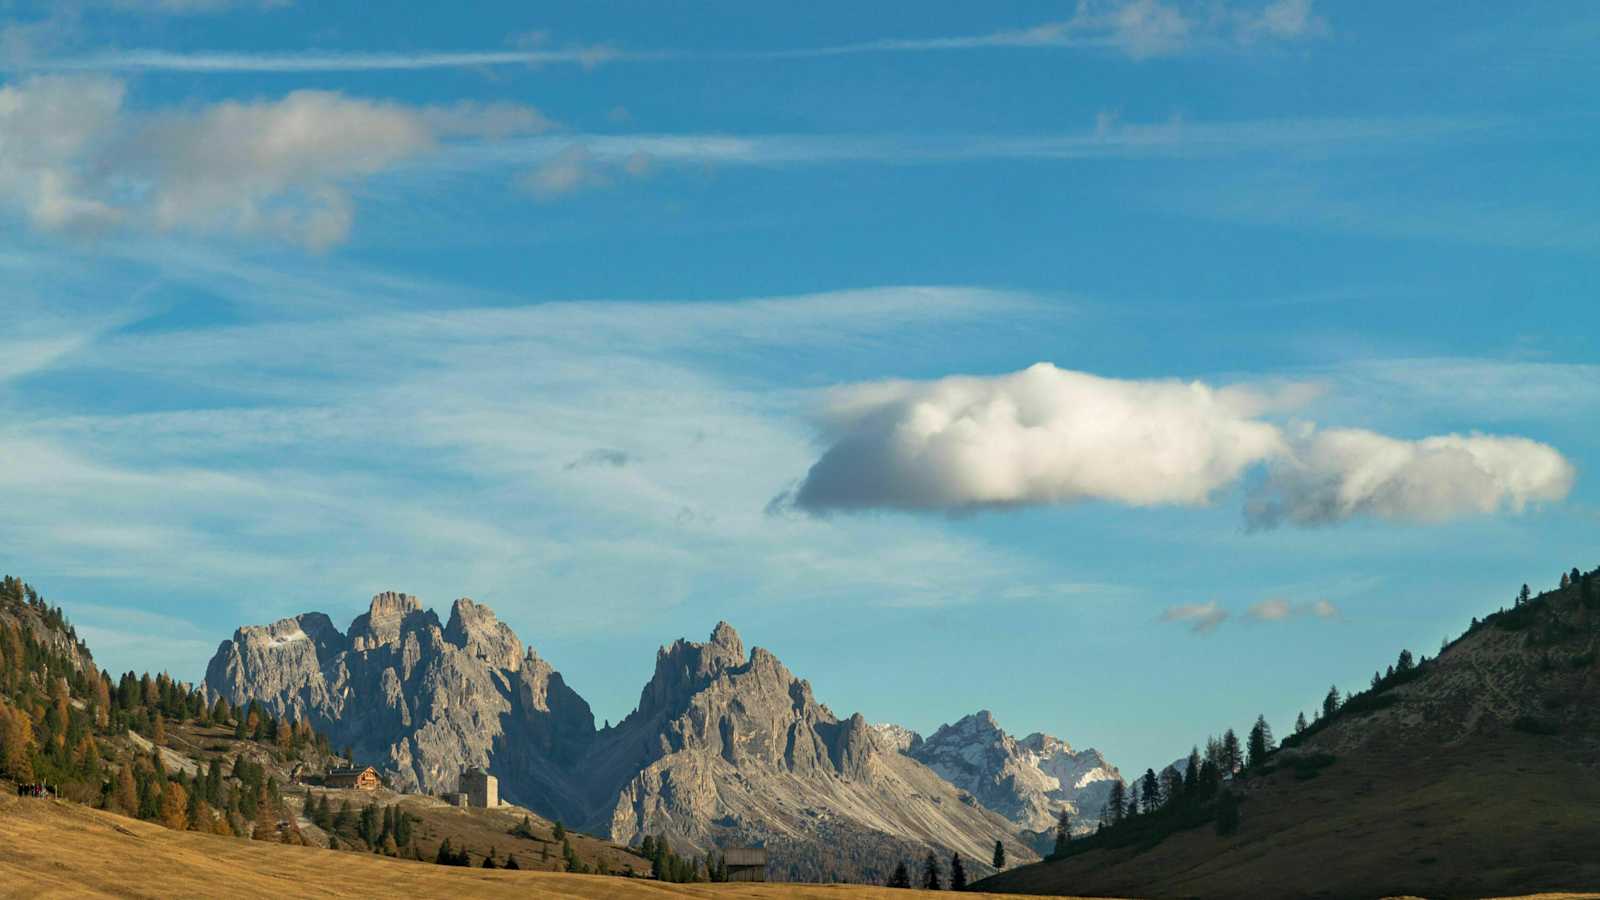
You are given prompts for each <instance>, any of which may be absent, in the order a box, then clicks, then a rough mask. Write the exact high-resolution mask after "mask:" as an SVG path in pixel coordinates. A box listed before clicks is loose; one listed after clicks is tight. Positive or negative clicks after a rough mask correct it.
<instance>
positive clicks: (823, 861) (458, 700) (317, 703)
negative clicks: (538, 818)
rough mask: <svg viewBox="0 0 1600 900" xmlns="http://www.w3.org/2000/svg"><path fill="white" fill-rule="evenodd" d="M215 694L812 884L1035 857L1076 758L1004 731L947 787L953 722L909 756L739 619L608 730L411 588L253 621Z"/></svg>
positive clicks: (621, 833) (219, 660)
mask: <svg viewBox="0 0 1600 900" xmlns="http://www.w3.org/2000/svg"><path fill="white" fill-rule="evenodd" d="M206 686H207V688H208V690H210V691H211V692H213V693H216V694H220V695H222V696H225V697H227V698H228V699H229V700H230V701H231V702H233V703H235V704H241V703H248V702H249V701H251V700H255V701H257V702H259V703H261V704H263V705H264V706H265V707H267V708H268V709H269V710H271V711H272V712H273V713H274V714H275V715H280V716H283V715H289V716H299V717H304V718H306V719H308V720H309V721H310V722H311V724H312V725H313V726H314V727H315V728H317V729H318V730H321V731H323V732H325V733H327V734H328V735H329V736H330V738H332V740H333V741H334V742H335V743H336V745H338V746H344V745H347V744H348V745H350V746H351V747H352V748H353V749H354V752H355V756H356V757H357V758H358V759H360V760H361V761H364V762H371V763H373V764H375V765H377V766H379V767H380V768H381V769H382V770H383V771H384V772H385V773H386V774H387V775H388V777H389V778H390V780H391V783H393V784H395V785H397V786H399V787H402V788H405V789H410V790H418V791H424V792H430V793H433V792H440V791H446V790H453V789H454V788H455V786H456V779H457V776H458V773H459V772H460V771H461V770H462V769H463V768H466V767H468V766H475V765H478V766H486V767H487V768H488V769H489V771H491V772H492V773H494V774H495V775H496V776H498V777H499V778H500V782H501V792H502V795H503V796H505V797H507V798H508V799H510V800H513V801H515V802H518V803H521V804H523V805H526V806H529V807H531V808H533V809H535V810H536V811H538V812H540V813H541V814H543V815H546V816H548V817H550V818H553V819H560V820H562V821H565V822H567V823H569V824H573V825H577V826H578V827H580V828H582V829H583V830H585V831H588V832H591V833H595V834H599V835H603V836H608V837H610V838H611V839H612V840H616V841H619V842H624V843H637V842H639V841H641V840H642V839H643V838H644V836H645V835H656V836H658V837H661V836H664V837H666V838H667V840H668V841H669V842H670V843H671V844H672V846H673V847H674V848H675V849H677V850H678V851H679V852H680V853H696V854H699V853H704V852H706V851H708V850H711V849H714V848H717V847H727V846H740V845H750V844H758V845H762V846H765V847H767V848H768V850H769V852H770V854H771V858H772V860H773V863H772V865H773V869H774V873H775V874H776V875H778V876H781V877H786V878H791V879H796V880H828V879H841V880H844V879H848V880H882V879H883V878H884V877H886V876H887V875H888V873H889V871H890V870H891V869H892V868H893V867H894V865H895V864H896V863H897V862H900V861H902V860H905V861H914V860H916V859H919V858H920V857H921V856H923V855H925V854H926V853H927V852H928V850H930V849H932V850H934V851H936V852H938V853H940V854H941V855H942V856H946V857H947V856H948V855H949V854H951V853H960V854H962V856H964V857H965V858H966V859H967V860H969V863H968V865H969V870H971V871H973V872H974V873H977V874H982V873H986V872H987V871H989V869H988V866H987V865H986V864H987V862H988V860H989V858H990V855H991V853H992V850H993V847H994V842H995V841H996V840H999V841H1002V842H1003V843H1005V844H1006V845H1007V848H1008V856H1009V857H1010V858H1011V859H1012V860H1014V861H1019V862H1020V861H1027V860H1031V859H1035V858H1037V857H1036V854H1035V853H1034V852H1033V850H1032V849H1030V848H1029V846H1028V845H1027V844H1026V843H1025V842H1024V840H1023V838H1022V836H1021V833H1022V828H1019V826H1025V825H1027V824H1032V823H1035V822H1038V821H1042V820H1041V819H1040V817H1039V815H1038V814H1036V811H1035V810H1034V809H1033V807H1032V806H1029V804H1033V805H1038V804H1041V803H1046V804H1047V803H1048V802H1050V801H1049V800H1047V799H1039V797H1037V796H1035V794H1038V795H1040V796H1043V795H1048V794H1049V792H1050V791H1051V790H1057V791H1059V790H1060V788H1059V784H1058V782H1059V781H1060V778H1059V777H1058V776H1053V775H1042V774H1041V775H1036V774H1034V773H1035V772H1037V773H1044V772H1045V768H1043V767H1047V766H1050V765H1055V763H1051V762H1048V760H1057V761H1060V760H1065V759H1067V756H1070V754H1071V751H1070V748H1067V749H1066V751H1065V754H1066V755H1063V754H1062V753H1061V752H1059V751H1058V750H1057V749H1055V748H1056V747H1063V748H1064V747H1065V744H1064V743H1061V742H1056V741H1054V739H1048V740H1049V741H1052V742H1053V744H1052V745H1051V749H1048V750H1046V749H1042V748H1043V745H1041V749H1040V750H1038V751H1029V750H1027V749H1025V748H1026V746H1028V741H1029V740H1031V738H1029V739H1025V740H1024V741H1022V742H1016V741H1012V740H1011V739H1010V738H1009V737H1004V734H1003V732H1001V733H1000V735H1001V737H1002V738H1003V740H1002V741H1001V742H1000V744H1001V747H1002V750H1001V752H1000V754H999V755H998V756H996V757H995V759H997V760H1001V759H1002V758H1003V759H1005V760H1010V759H1013V757H1015V758H1016V759H1022V760H1026V762H1020V763H1014V764H1013V765H1012V769H1011V770H1007V772H1006V773H1005V774H1002V775H999V776H996V777H994V778H986V777H975V776H971V775H970V773H968V772H966V771H965V770H958V769H957V768H955V767H953V766H951V765H946V769H947V770H948V771H950V772H952V773H957V774H959V775H961V777H963V778H965V779H966V782H967V783H968V784H970V785H971V787H968V786H965V785H963V784H958V783H956V782H954V781H952V780H947V777H944V776H943V775H942V774H941V773H940V772H938V771H936V770H935V769H934V768H930V766H929V765H925V764H924V763H923V762H921V761H919V759H918V757H917V756H916V755H915V752H914V751H915V750H916V749H917V748H916V747H915V746H914V744H915V745H921V744H927V745H930V746H933V745H934V744H935V743H936V742H937V746H936V747H935V750H938V749H939V748H943V747H946V746H949V745H952V744H953V738H952V739H951V740H945V738H947V737H949V736H948V735H946V734H945V730H944V729H941V731H940V733H939V734H938V735H935V738H934V739H933V740H932V741H929V742H922V741H921V740H920V738H919V739H916V741H914V742H913V741H911V740H910V739H908V740H907V741H906V742H905V744H904V745H902V744H900V743H899V742H898V741H897V739H895V738H891V737H889V736H886V734H885V733H884V732H882V731H880V730H878V729H875V728H873V727H872V726H869V725H868V724H867V723H866V721H865V720H864V719H863V718H862V717H861V716H860V715H855V716H850V717H844V718H841V717H839V716H837V715H835V714H834V713H833V712H832V711H831V710H830V709H829V708H828V707H827V706H826V705H824V704H822V703H821V702H819V701H818V700H817V699H816V698H815V697H814V696H813V694H812V690H811V685H810V684H809V682H807V681H805V680H804V679H801V678H798V677H796V676H795V675H794V674H793V673H792V672H790V671H789V670H788V669H787V668H786V667H785V666H784V665H783V663H782V662H780V661H779V660H778V658H777V657H776V656H774V655H773V654H771V653H770V652H768V651H766V650H763V649H761V648H759V647H757V648H753V649H751V650H749V651H748V652H747V651H746V649H745V647H744V644H743V642H742V640H741V639H740V637H739V635H738V633H737V632H735V631H734V629H733V628H732V627H731V626H729V625H727V624H726V623H719V624H718V625H717V627H716V628H715V630H713V632H712V633H711V635H710V637H709V639H708V640H707V641H706V642H704V643H698V642H691V641H685V640H679V641H677V642H675V643H673V644H672V645H671V646H669V647H663V648H662V649H661V650H660V652H659V653H658V654H657V657H656V667H655V672H654V674H653V675H652V677H651V678H650V680H649V682H648V683H647V684H646V685H645V686H644V689H643V690H642V691H641V693H640V697H639V704H638V707H637V708H636V709H635V710H634V711H633V712H632V713H631V714H630V715H629V716H627V717H626V718H625V719H623V720H622V721H621V722H619V723H618V724H616V725H614V726H607V727H605V728H600V729H597V728H595V725H594V716H593V714H592V713H591V712H590V709H589V706H588V704H587V703H586V702H585V701H584V700H583V698H582V697H580V696H579V695H578V694H577V693H576V692H575V691H573V690H572V689H571V688H570V687H568V686H567V685H566V683H565V681H563V680H562V677H561V675H560V673H558V672H556V671H555V670H554V669H553V668H552V667H551V666H550V665H549V664H548V663H546V662H545V661H544V660H542V659H540V658H539V656H538V655H537V654H536V653H535V652H534V651H533V649H532V648H525V647H524V646H523V645H522V644H521V642H520V641H519V640H518V639H517V637H516V635H515V634H513V633H512V631H511V629H510V628H509V627H508V626H506V625H505V624H504V623H502V622H500V621H498V620H497V619H496V618H495V616H494V613H493V612H492V611H490V610H489V609H488V608H487V607H485V606H482V605H480V604H477V603H474V602H473V601H471V600H467V599H462V600H457V601H456V602H455V604H454V606H453V607H452V608H451V611H450V616H449V619H448V621H447V622H446V623H445V624H444V625H443V626H441V625H440V623H439V619H438V617H437V616H436V615H435V614H434V613H433V612H432V611H430V610H426V609H424V608H423V606H422V604H421V603H420V602H419V601H418V600H417V599H416V598H415V597H412V596H410V595H406V594H395V593H387V594H380V595H378V596H377V597H374V598H373V600H372V604H371V607H370V608H369V610H368V612H367V613H365V614H363V615H360V616H358V617H356V619H355V621H354V622H352V623H351V625H350V628H349V630H348V631H347V632H343V633H341V632H340V631H339V630H338V629H337V628H336V627H335V626H334V625H333V624H332V622H331V621H330V620H329V619H328V617H327V616H325V615H323V614H321V613H306V614H303V615H299V616H295V617H293V618H289V619H283V620H280V621H278V622H275V623H273V624H271V625H266V626H248V627H244V628H240V629H239V630H238V631H237V632H235V634H234V636H233V639H232V640H230V641H225V642H223V643H222V645H221V646H220V647H219V648H218V650H217V653H216V655H215V656H214V657H213V659H212V660H211V663H210V665H209V667H208V669H207V673H206ZM963 721H965V720H963ZM989 721H990V722H992V718H991V719H990V720H989ZM996 730H997V729H996ZM902 751H908V752H902ZM1030 754H1031V755H1030ZM929 758H930V759H933V760H935V762H938V763H940V764H941V765H943V764H945V762H946V761H945V760H944V759H943V757H942V756H939V755H938V754H935V755H930V756H929ZM1097 758H1098V756H1097V755H1096V759H1097ZM1101 762H1102V763H1103V761H1101ZM1030 766H1031V768H1030ZM1057 768H1061V767H1060V766H1057ZM1069 768H1070V767H1069ZM1051 771H1055V770H1054V769H1052V770H1051ZM1061 771H1062V772H1067V771H1068V770H1067V769H1066V768H1061ZM1072 771H1074V772H1075V771H1076V770H1072ZM1109 771H1110V772H1112V773H1114V772H1115V770H1114V769H1109ZM1069 777H1071V778H1072V783H1073V784H1076V783H1077V781H1078V780H1081V777H1078V776H1070V773H1069ZM1052 778H1053V779H1055V781H1053V782H1052V781H1051V780H1050V779H1052ZM1008 779H1009V780H1008ZM990 782H994V784H990ZM1002 783H1004V784H1015V783H1021V784H1026V785H1027V786H1028V788H1027V792H1026V797H1027V799H1026V800H1017V801H1015V802H1010V801H1006V799H1005V797H1004V791H1005V788H1004V787H1003V786H1002ZM1052 785H1056V786H1055V787H1052ZM980 792H985V796H990V797H991V798H993V800H994V802H996V803H997V804H999V805H1000V806H1001V807H1003V808H1002V809H997V808H991V807H989V806H988V805H986V803H985V801H984V799H983V797H982V796H979V793H980ZM1007 803H1009V805H1007ZM1051 815H1052V816H1053V813H1051Z"/></svg>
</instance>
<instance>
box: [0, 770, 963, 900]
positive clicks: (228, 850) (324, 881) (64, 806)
mask: <svg viewBox="0 0 1600 900" xmlns="http://www.w3.org/2000/svg"><path fill="white" fill-rule="evenodd" d="M0 846H4V847H5V848H6V852H5V853H4V854H0V896H6V897H12V896H41V895H47V896H51V897H73V898H76V897H149V898H167V897H215V896H218V895H226V896H228V897H232V898H255V897H261V898H279V897H284V896H293V897H393V896H395V895H396V894H403V895H406V896H414V897H462V896H470V897H485V898H493V897H507V898H511V897H517V898H522V897H550V898H573V900H612V898H615V900H673V898H704V900H718V898H730V900H731V898H747V900H764V898H771V900H893V898H902V897H906V896H916V895H915V894H909V895H908V893H907V892H906V891H894V890H887V889H884V888H873V887H854V886H844V885H780V884H769V885H739V884H662V883H660V882H655V881H647V880H642V879H627V878H605V877H600V876H594V875H567V874H556V873H550V872H527V871H523V872H507V871H504V870H494V871H490V870H484V869H481V868H454V867H449V866H435V865H430V864H427V863H417V862H409V861H406V860H399V859H389V858H386V857H381V856H375V855H372V854H365V853H335V852H332V851H328V850H319V849H315V848H310V847H291V846H284V845H281V844H274V843H266V842H262V841H238V840H230V839H228V838H220V837H216V836H213V835H205V834H198V833H195V832H180V831H169V830H167V829H165V828H161V827H159V826H157V825H152V824H149V823H146V822H138V821H134V820H131V819H124V818H122V817H120V816H116V815H112V814H110V813H106V812H102V811H99V810H94V809H89V808H87V807H83V806H78V805H76V804H72V803H65V802H56V801H48V800H20V799H18V798H16V797H15V796H13V795H11V794H9V793H7V794H0ZM972 896H980V897H981V896H984V895H981V894H974V895H972ZM990 896H992V895H990Z"/></svg>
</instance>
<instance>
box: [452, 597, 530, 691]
mask: <svg viewBox="0 0 1600 900" xmlns="http://www.w3.org/2000/svg"><path fill="white" fill-rule="evenodd" d="M444 639H445V640H446V641H448V642H450V643H451V644H454V645H455V646H457V647H460V648H461V649H463V650H465V651H467V652H468V653H470V654H472V655H473V656H475V657H477V658H478V659H481V660H483V661H485V662H487V663H489V664H490V665H492V666H494V667H495V668H499V669H506V670H508V671H511V672H515V671H517V670H518V669H519V668H521V667H522V642H521V641H519V640H517V635H516V633H515V632H513V631H512V630H511V626H509V625H507V624H506V623H504V622H502V621H500V620H499V619H498V618H497V617H496V616H495V614H494V610H492V609H490V608H489V607H487V606H485V605H483V604H481V603H476V602H474V601H473V600H472V599H471V598H469V597H462V598H461V599H459V600H457V601H456V602H455V603H454V604H452V605H451V607H450V621H449V623H448V624H446V625H445V628H444Z"/></svg>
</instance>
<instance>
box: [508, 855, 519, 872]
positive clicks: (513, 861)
mask: <svg viewBox="0 0 1600 900" xmlns="http://www.w3.org/2000/svg"><path fill="white" fill-rule="evenodd" d="M506 868H507V869H511V870H516V869H520V868H522V866H521V865H519V864H518V863H517V855H516V854H515V853H513V854H511V856H510V857H509V858H507V859H506Z"/></svg>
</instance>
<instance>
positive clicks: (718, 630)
mask: <svg viewBox="0 0 1600 900" xmlns="http://www.w3.org/2000/svg"><path fill="white" fill-rule="evenodd" d="M711 643H713V644H715V645H717V646H718V647H721V648H723V649H725V650H727V651H728V652H729V653H731V654H733V655H734V656H737V657H739V658H740V659H744V641H742V640H740V639H739V632H737V631H735V630H733V626H732V625H729V624H728V623H727V622H726V621H723V622H718V623H717V627H715V628H713V629H711Z"/></svg>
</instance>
